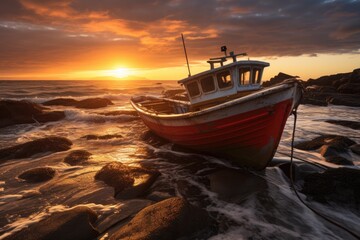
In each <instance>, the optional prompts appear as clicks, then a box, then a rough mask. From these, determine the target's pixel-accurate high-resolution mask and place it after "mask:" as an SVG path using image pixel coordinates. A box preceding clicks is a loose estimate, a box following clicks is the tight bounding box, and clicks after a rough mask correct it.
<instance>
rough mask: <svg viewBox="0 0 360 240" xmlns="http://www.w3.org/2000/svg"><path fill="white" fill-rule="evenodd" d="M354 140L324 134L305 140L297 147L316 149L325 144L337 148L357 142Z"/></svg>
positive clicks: (296, 146)
mask: <svg viewBox="0 0 360 240" xmlns="http://www.w3.org/2000/svg"><path fill="white" fill-rule="evenodd" d="M355 143H356V142H354V141H353V140H351V139H349V138H347V137H343V136H337V135H323V136H320V137H317V138H314V139H312V140H310V141H303V142H300V143H296V144H295V148H297V149H301V150H316V149H319V148H320V147H322V146H323V145H329V146H336V147H337V149H340V148H348V147H349V146H351V145H353V144H355Z"/></svg>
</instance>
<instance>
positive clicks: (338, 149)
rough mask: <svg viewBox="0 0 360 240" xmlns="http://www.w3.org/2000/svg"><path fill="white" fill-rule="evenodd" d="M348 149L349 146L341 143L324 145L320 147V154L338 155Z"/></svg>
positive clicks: (327, 155)
mask: <svg viewBox="0 0 360 240" xmlns="http://www.w3.org/2000/svg"><path fill="white" fill-rule="evenodd" d="M346 151H347V146H341V145H332V144H331V145H327V144H326V145H323V146H322V147H321V148H320V154H321V155H322V156H323V157H329V156H337V155H339V154H341V153H344V152H346Z"/></svg>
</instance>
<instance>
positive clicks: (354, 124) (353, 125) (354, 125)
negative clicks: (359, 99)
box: [325, 119, 360, 130]
mask: <svg viewBox="0 0 360 240" xmlns="http://www.w3.org/2000/svg"><path fill="white" fill-rule="evenodd" d="M325 122H328V123H332V124H336V125H340V126H344V127H348V128H352V129H356V130H359V129H360V122H355V121H345V120H332V119H330V120H326V121H325Z"/></svg>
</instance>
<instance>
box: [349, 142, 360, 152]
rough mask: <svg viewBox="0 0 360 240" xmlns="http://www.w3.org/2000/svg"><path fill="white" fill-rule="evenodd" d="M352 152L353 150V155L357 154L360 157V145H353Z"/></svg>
mask: <svg viewBox="0 0 360 240" xmlns="http://www.w3.org/2000/svg"><path fill="white" fill-rule="evenodd" d="M350 150H351V151H352V152H353V153H356V154H358V155H360V144H354V145H351V146H350Z"/></svg>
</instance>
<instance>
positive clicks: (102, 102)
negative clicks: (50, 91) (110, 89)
mask: <svg viewBox="0 0 360 240" xmlns="http://www.w3.org/2000/svg"><path fill="white" fill-rule="evenodd" d="M43 105H45V106H59V105H60V106H72V107H76V108H85V109H95V108H103V107H106V106H108V105H113V103H112V102H111V101H110V100H109V99H107V98H88V99H84V100H80V101H78V100H75V99H72V98H56V99H53V100H50V101H47V102H44V103H43Z"/></svg>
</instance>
